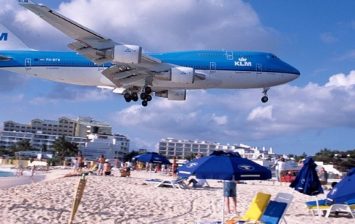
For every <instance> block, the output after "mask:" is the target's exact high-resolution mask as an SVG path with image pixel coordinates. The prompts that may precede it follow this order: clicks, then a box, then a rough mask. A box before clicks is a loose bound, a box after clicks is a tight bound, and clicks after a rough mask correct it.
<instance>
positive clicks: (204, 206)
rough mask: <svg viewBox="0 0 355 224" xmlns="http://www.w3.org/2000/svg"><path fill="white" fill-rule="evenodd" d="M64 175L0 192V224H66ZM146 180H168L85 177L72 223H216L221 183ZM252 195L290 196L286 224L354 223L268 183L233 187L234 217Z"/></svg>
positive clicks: (67, 181) (68, 193)
mask: <svg viewBox="0 0 355 224" xmlns="http://www.w3.org/2000/svg"><path fill="white" fill-rule="evenodd" d="M67 172H69V171H68V170H62V171H58V170H57V171H53V172H52V173H51V171H50V173H48V174H46V175H45V177H44V179H43V180H44V181H43V180H41V181H39V182H34V183H29V184H26V185H20V186H15V187H10V188H5V189H4V188H3V189H0V195H1V197H0V220H1V221H0V223H4V224H5V223H6V224H12V223H26V224H27V223H52V224H54V223H67V222H68V219H69V215H70V209H71V204H72V200H73V195H74V189H75V187H76V185H77V183H78V181H79V179H80V178H79V177H66V178H62V177H61V176H63V174H64V173H67ZM58 177H59V178H58ZM147 178H159V179H169V178H171V177H168V176H165V175H160V174H155V173H149V174H148V173H146V172H145V171H134V172H132V176H131V177H119V176H118V175H117V176H109V177H103V176H94V175H92V176H88V177H87V186H86V188H85V192H84V196H83V199H82V203H81V205H80V207H79V210H78V212H77V215H76V218H75V221H74V223H104V224H110V223H112V224H113V223H196V222H197V221H217V220H221V216H222V200H223V196H222V195H223V191H222V183H220V182H217V181H209V184H210V186H211V187H210V188H203V189H185V190H180V189H173V188H163V187H155V184H154V183H147V182H145V181H144V180H145V179H147ZM0 181H1V182H2V180H0ZM257 192H265V193H270V194H272V196H273V197H274V196H275V195H276V194H277V193H278V192H288V193H293V194H294V196H295V198H294V201H293V203H292V204H291V206H290V207H289V209H288V211H287V214H286V220H287V222H288V223H290V224H292V223H295V224H301V223H313V224H316V223H319V224H331V223H344V224H346V223H349V224H350V223H354V220H352V219H350V218H348V217H340V218H339V217H337V218H334V217H332V218H324V217H315V216H313V215H312V214H311V213H310V212H309V211H308V210H307V208H306V207H305V205H304V202H305V201H307V200H312V198H311V197H309V196H305V195H302V194H300V193H298V192H293V191H292V189H291V188H289V187H288V186H287V185H286V184H285V185H283V186H281V185H280V184H279V183H276V184H275V185H273V184H272V182H268V181H263V182H255V181H254V182H248V183H247V184H239V185H238V212H240V213H242V214H243V213H244V212H245V210H246V209H247V207H248V205H249V203H250V201H251V199H252V198H253V196H254V195H255V194H256V193H257ZM322 197H324V196H323V195H321V196H319V198H322ZM313 199H314V198H313ZM230 216H231V215H226V217H230Z"/></svg>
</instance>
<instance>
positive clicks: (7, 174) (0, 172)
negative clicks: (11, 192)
mask: <svg viewBox="0 0 355 224" xmlns="http://www.w3.org/2000/svg"><path fill="white" fill-rule="evenodd" d="M13 176H15V175H14V173H13V172H8V171H3V170H0V177H13Z"/></svg>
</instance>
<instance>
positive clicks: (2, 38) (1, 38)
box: [0, 33, 8, 41]
mask: <svg viewBox="0 0 355 224" xmlns="http://www.w3.org/2000/svg"><path fill="white" fill-rule="evenodd" d="M7 36H8V33H1V34H0V41H7Z"/></svg>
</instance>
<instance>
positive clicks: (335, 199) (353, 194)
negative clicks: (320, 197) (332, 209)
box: [327, 168, 355, 204]
mask: <svg viewBox="0 0 355 224" xmlns="http://www.w3.org/2000/svg"><path fill="white" fill-rule="evenodd" d="M327 199H328V200H330V201H331V203H340V204H341V203H345V202H346V201H349V200H354V199H355V168H352V169H351V170H350V171H349V172H348V173H347V175H346V176H345V177H344V178H343V179H342V180H341V181H340V182H339V183H337V184H336V185H335V187H334V188H333V190H331V191H330V192H329V193H328V195H327Z"/></svg>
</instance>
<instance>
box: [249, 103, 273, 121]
mask: <svg viewBox="0 0 355 224" xmlns="http://www.w3.org/2000/svg"><path fill="white" fill-rule="evenodd" d="M247 120H248V121H254V120H272V106H266V107H257V108H254V109H253V110H252V111H251V112H250V114H249V115H248V118H247Z"/></svg>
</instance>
